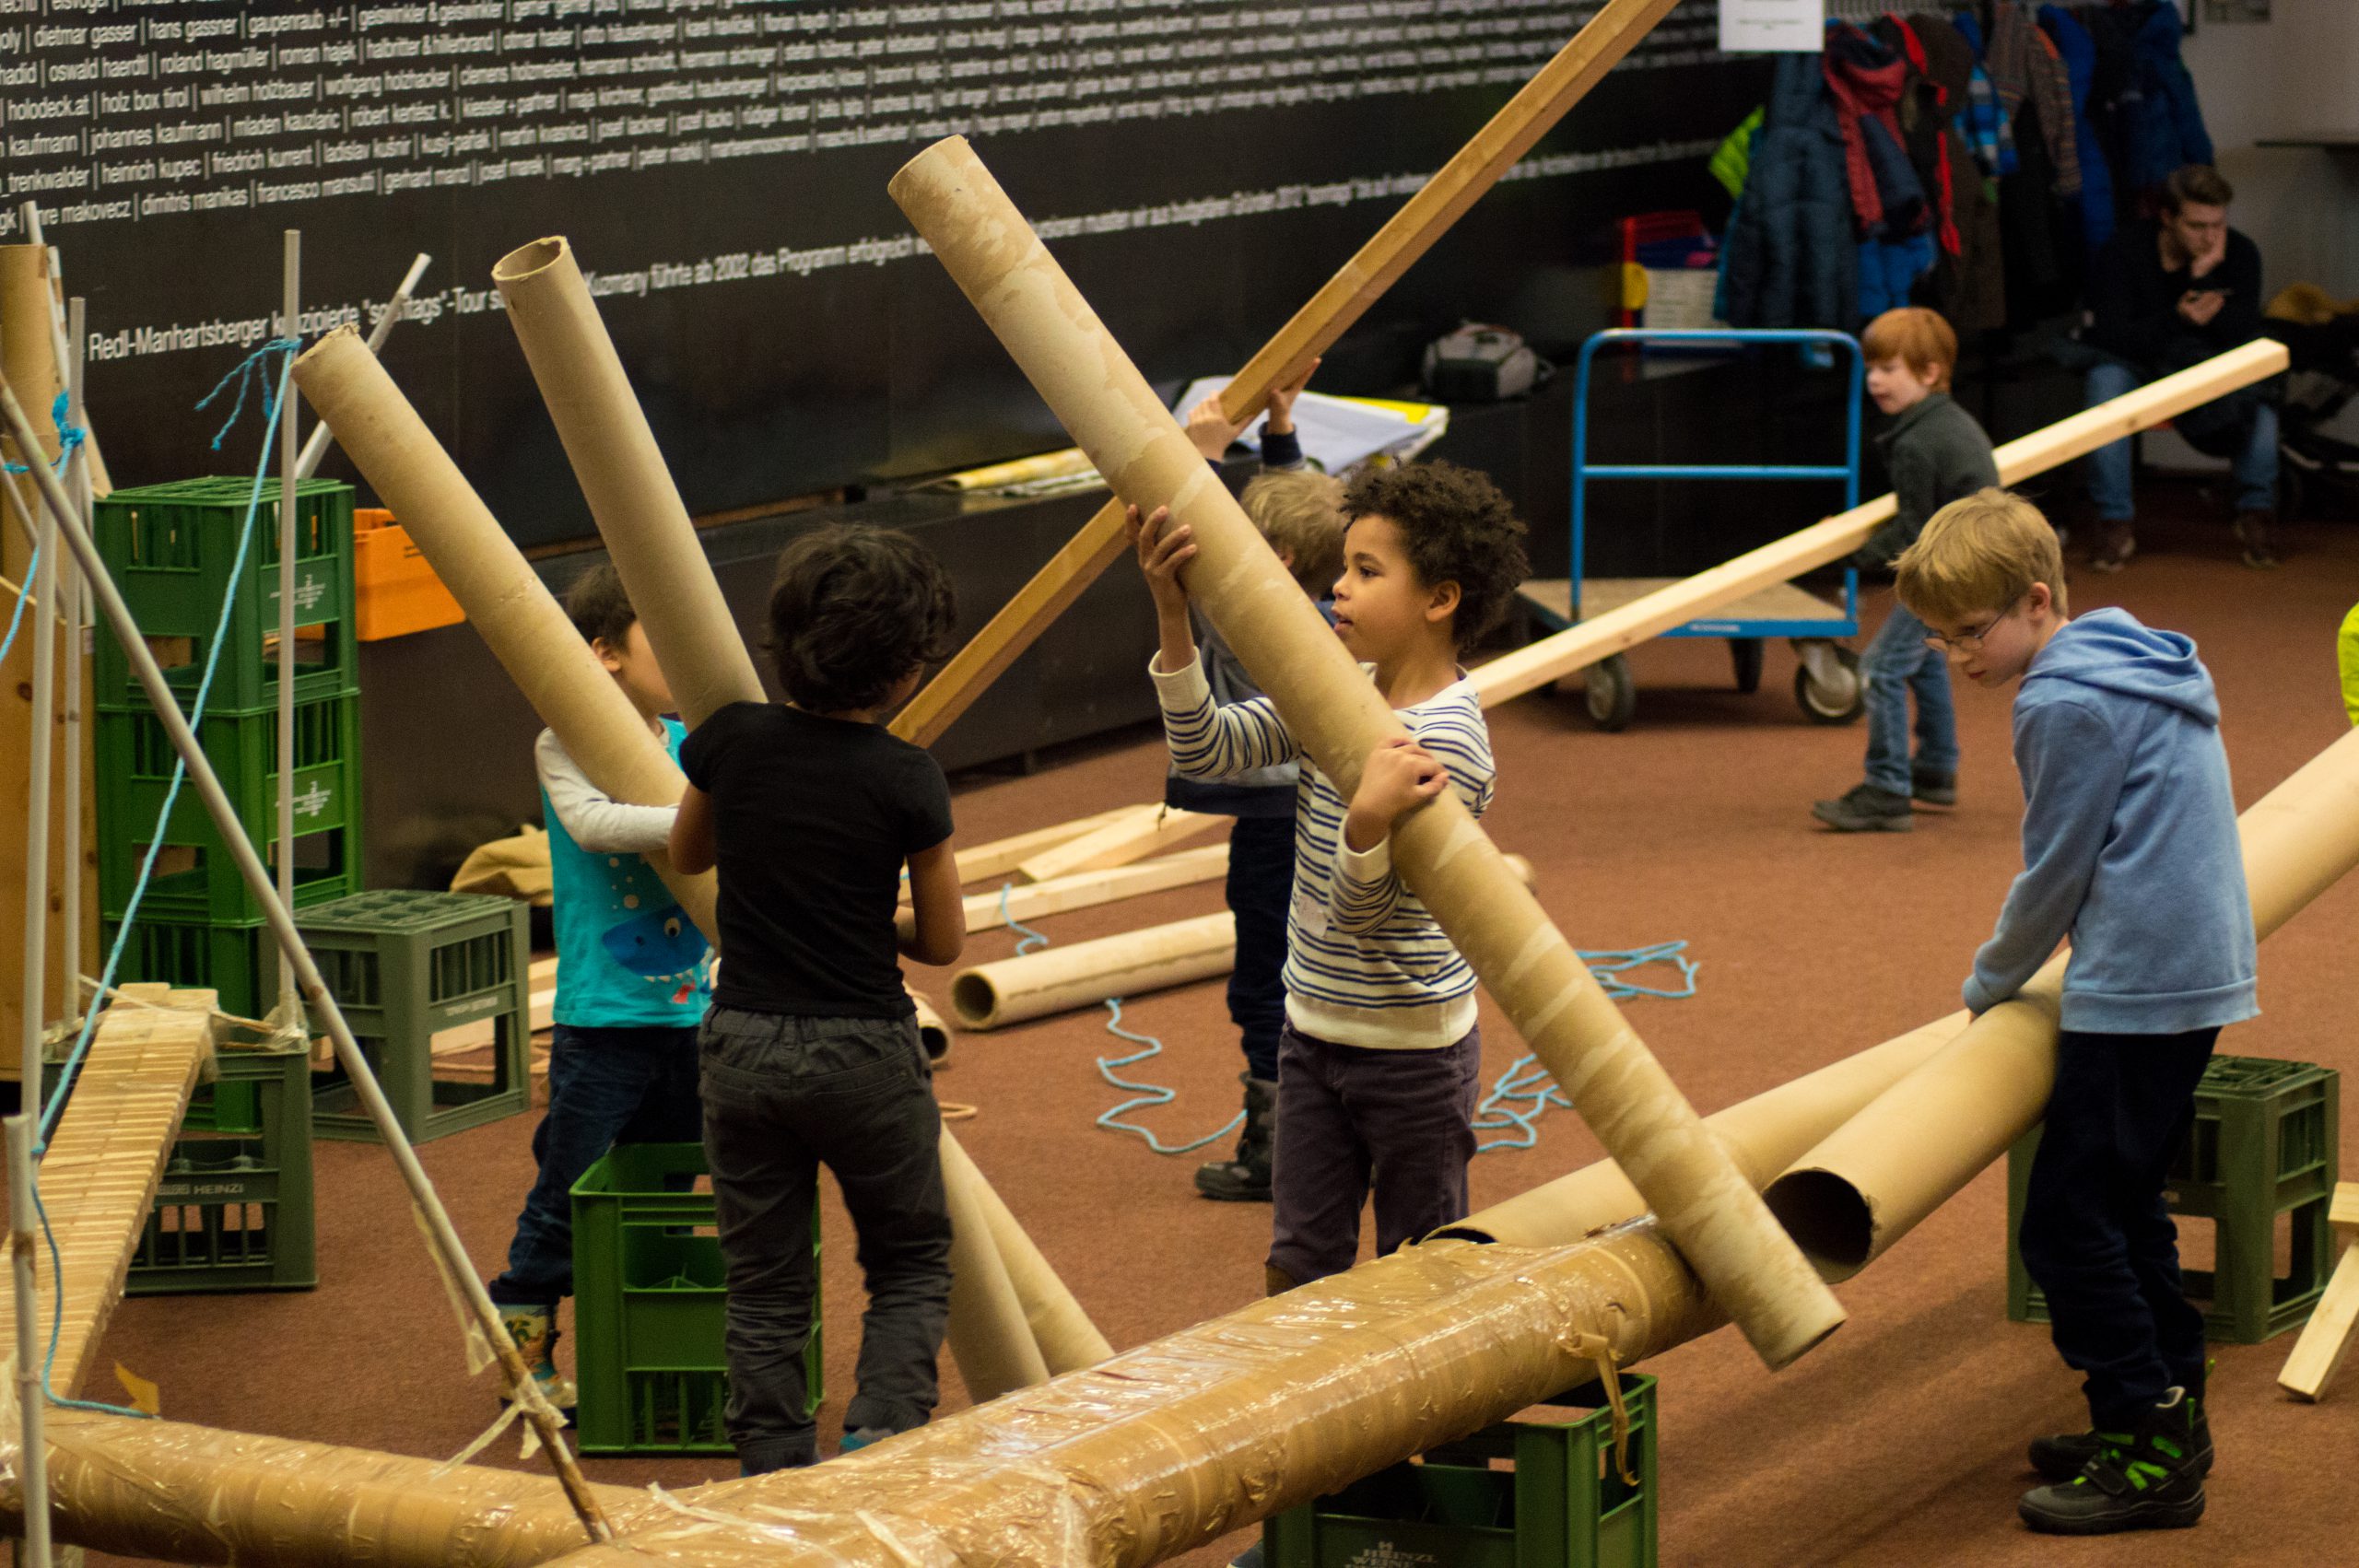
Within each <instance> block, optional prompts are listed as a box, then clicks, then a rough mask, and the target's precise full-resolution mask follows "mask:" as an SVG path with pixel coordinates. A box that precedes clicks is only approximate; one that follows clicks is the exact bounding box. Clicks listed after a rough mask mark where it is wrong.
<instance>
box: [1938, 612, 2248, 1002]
mask: <svg viewBox="0 0 2359 1568" xmlns="http://www.w3.org/2000/svg"><path fill="white" fill-rule="evenodd" d="M2014 719H2015V766H2016V767H2017V768H2018V769H2019V770H2020V771H2021V772H2022V774H2023V782H2024V870H2023V874H2022V875H2020V876H2018V877H2016V878H2015V882H2014V885H2013V887H2011V888H2009V889H2008V890H2007V903H2006V907H2005V908H2004V909H2002V910H2001V912H2000V915H1999V929H1998V930H1997V931H1996V932H1995V933H1994V934H1993V935H1992V936H1991V938H1990V940H1989V942H1985V943H1983V945H1982V950H1981V951H1980V952H1979V953H1978V954H1975V955H1974V974H1973V977H1971V978H1969V979H1968V980H1967V981H1966V1006H1967V1007H1968V1008H1970V1009H1972V1010H1973V1011H1974V1012H1978V1013H1979V1012H1984V1011H1985V1010H1987V1009H1989V1008H1990V1007H1992V1006H1994V1005H1996V1004H1997V1003H1999V1002H2001V1001H2003V1000H2006V999H2007V998H2008V997H2010V996H2013V994H2014V993H2015V992H2016V991H2018V990H2020V989H2022V988H2023V985H2024V982H2025V981H2026V980H2028V979H2030V978H2031V977H2032V975H2033V974H2034V972H2036V970H2037V969H2038V968H2039V966H2040V965H2042V964H2045V963H2046V962H2047V961H2048V955H2049V954H2051V953H2053V952H2054V951H2055V949H2056V944H2057V943H2058V942H2061V941H2063V940H2064V939H2065V938H2067V937H2070V938H2071V942H2072V955H2071V960H2070V962H2069V963H2068V964H2067V965H2066V967H2065V971H2064V1011H2063V1026H2064V1027H2065V1028H2067V1029H2073V1030H2082V1031H2086V1032H2089V1033H2093V1034H2106V1035H2173V1034H2178V1033H2181V1032H2183V1031H2186V1030H2189V1029H2201V1028H2207V1027H2210V1026H2212V1025H2215V1024H2234V1023H2237V1022H2239V1021H2240V1020H2243V1019H2247V1018H2250V1017H2252V1016H2253V1015H2254V1014H2255V1013H2257V1012H2259V1011H2260V1009H2259V1005H2258V1004H2257V1003H2256V1002H2255V1001H2254V1000H2253V995H2254V986H2253V975H2254V959H2253V930H2252V906H2251V903H2250V901H2249V900H2248V897H2247V895H2246V891H2245V866H2244V852H2243V848H2242V845H2241V844H2240V842H2239V840H2238V838H2237V837H2236V800H2235V798H2234V796H2233V795H2232V794H2231V793H2230V792H2229V788H2228V754H2227V752H2226V750H2225V749H2224V747H2223V746H2222V745H2221V743H2220V708H2219V703H2218V701H2217V700H2216V699H2215V698H2214V696H2212V676H2211V674H2210V673H2209V672H2207V671H2206V670H2205V669H2204V668H2203V663H2202V661H2201V660H2199V659H2198V658H2197V657H2196V656H2195V644H2194V642H2193V641H2192V640H2191V639H2190V638H2186V637H2183V636H2181V635H2180V634H2179V633H2177V632H2167V631H2156V630H2153V629H2151V628H2149V627H2147V626H2141V625H2140V624H2139V623H2138V621H2137V620H2136V619H2135V618H2134V617H2133V616H2131V615H2130V613H2129V612H2128V611H2126V610H2096V611H2093V612H2091V613H2090V614H2086V615H2083V616H2081V617H2080V618H2078V619H2077V620H2072V621H2069V622H2067V623H2065V625H2064V626H2062V627H2060V629H2059V630H2058V631H2057V633H2056V635H2055V636H2054V637H2052V638H2049V639H2048V646H2047V647H2046V648H2044V649H2041V650H2040V652H2039V656H2038V657H2037V658H2036V659H2034V660H2033V661H2032V664H2031V669H2030V670H2029V672H2028V673H2025V676H2024V682H2023V689H2022V691H2021V692H2020V693H2019V694H2018V695H2017V696H2016V697H2015V714H2014Z"/></svg>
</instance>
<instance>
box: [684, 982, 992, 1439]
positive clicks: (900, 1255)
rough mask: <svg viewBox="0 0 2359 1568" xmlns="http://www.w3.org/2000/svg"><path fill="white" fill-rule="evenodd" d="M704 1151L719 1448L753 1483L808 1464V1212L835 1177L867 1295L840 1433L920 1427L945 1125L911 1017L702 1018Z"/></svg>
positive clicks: (938, 1346) (943, 1221)
mask: <svg viewBox="0 0 2359 1568" xmlns="http://www.w3.org/2000/svg"><path fill="white" fill-rule="evenodd" d="M700 1046H701V1049H702V1061H703V1069H704V1072H703V1091H704V1148H705V1158H706V1160H707V1162H708V1163H709V1164H710V1165H711V1167H712V1196H713V1209H714V1213H715V1218H716V1219H717V1221H718V1223H719V1228H720V1232H721V1250H722V1257H723V1258H724V1259H725V1260H726V1262H727V1265H728V1284H729V1316H728V1328H727V1333H726V1336H725V1340H724V1342H725V1344H726V1346H727V1349H728V1355H729V1410H728V1422H729V1440H730V1441H731V1442H732V1443H733V1444H734V1445H736V1448H737V1457H738V1461H739V1463H740V1464H741V1465H742V1466H743V1467H744V1469H745V1473H746V1474H748V1475H757V1474H760V1473H762V1472H763V1471H766V1470H774V1469H782V1468H784V1467H786V1466H789V1465H797V1464H809V1463H810V1462H811V1461H812V1459H813V1458H814V1457H816V1446H817V1445H816V1433H815V1432H814V1429H813V1426H812V1422H811V1420H810V1418H809V1417H808V1416H807V1415H805V1414H804V1403H805V1401H806V1398H807V1385H806V1383H805V1380H804V1373H803V1352H804V1346H805V1345H806V1344H807V1343H808V1342H809V1340H810V1338H811V1301H812V1296H813V1294H814V1292H815V1289H816V1284H817V1281H816V1279H815V1278H814V1273H813V1270H812V1259H811V1205H812V1199H813V1198H814V1195H815V1194H816V1192H817V1190H818V1179H819V1165H820V1164H821V1163H823V1162H824V1163H825V1164H826V1165H827V1169H828V1170H830V1171H832V1172H834V1173H835V1177H836V1183H837V1185H838V1186H839V1188H842V1190H843V1196H844V1207H845V1208H847V1209H849V1210H851V1219H852V1224H853V1227H854V1228H855V1230H856V1231H857V1233H858V1235H859V1238H860V1271H861V1275H862V1277H863V1280H864V1281H866V1283H867V1286H868V1312H867V1314H866V1316H864V1317H863V1319H862V1321H861V1335H860V1363H859V1372H858V1387H857V1388H856V1390H855V1391H854V1393H853V1395H852V1398H851V1403H850V1404H849V1405H848V1406H846V1407H845V1410H844V1429H845V1430H846V1431H848V1432H850V1431H856V1430H858V1429H859V1428H862V1427H885V1428H888V1429H890V1430H891V1431H894V1432H906V1431H908V1430H909V1429H910V1428H911V1427H916V1426H922V1425H924V1424H925V1422H926V1418H927V1417H929V1416H930V1415H932V1414H933V1406H934V1401H935V1400H936V1399H937V1398H939V1397H940V1392H941V1390H940V1388H939V1387H938V1386H937V1383H936V1379H935V1375H934V1362H935V1358H936V1357H937V1356H939V1355H940V1353H941V1351H942V1336H943V1331H944V1329H945V1327H946V1326H947V1325H948V1323H949V1319H950V1211H949V1207H948V1205H947V1203H946V1202H945V1199H944V1197H943V1189H942V1155H941V1148H940V1145H941V1138H942V1114H941V1111H940V1109H939V1108H938V1107H937V1106H935V1105H934V1100H933V1089H932V1087H931V1086H930V1083H929V1080H930V1079H931V1078H932V1077H933V1070H932V1069H931V1068H929V1067H928V1066H927V1064H926V1057H925V1047H923V1046H921V1045H920V1044H919V1043H918V1032H917V1025H916V1024H915V1023H914V1022H913V1021H912V1020H910V1019H906V1018H903V1019H874V1018H795V1017H788V1016H785V1015H783V1014H780V1013H774V1012H741V1011H738V1010H736V1009H734V1008H725V1007H716V1008H714V1009H713V1010H712V1011H711V1012H709V1013H707V1014H706V1015H705V1021H704V1029H703V1033H702V1035H701V1037H700Z"/></svg>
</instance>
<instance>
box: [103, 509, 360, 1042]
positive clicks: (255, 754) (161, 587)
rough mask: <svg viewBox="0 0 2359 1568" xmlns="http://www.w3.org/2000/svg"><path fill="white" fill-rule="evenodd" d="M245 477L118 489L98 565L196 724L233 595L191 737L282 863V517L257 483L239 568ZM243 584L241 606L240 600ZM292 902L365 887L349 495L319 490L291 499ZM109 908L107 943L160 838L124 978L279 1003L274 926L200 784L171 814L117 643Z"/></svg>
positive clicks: (154, 726)
mask: <svg viewBox="0 0 2359 1568" xmlns="http://www.w3.org/2000/svg"><path fill="white" fill-rule="evenodd" d="M252 493H253V482H252V480H251V479H191V480H183V481H181V482H178V483H175V484H170V485H149V486H141V487H140V488H137V489H130V490H117V491H116V492H115V493H114V494H113V495H111V496H110V497H107V498H106V499H104V500H101V501H100V502H99V503H98V506H97V511H96V523H97V531H98V544H99V551H100V556H102V557H103V558H104V559H105V562H106V566H107V570H108V572H109V574H110V575H111V576H112V578H113V579H114V581H115V585H116V587H117V589H118V590H120V591H121V592H122V594H123V602H124V603H125V604H127V605H128V606H129V607H130V609H131V613H132V615H133V617H134V618H135V620H136V621H137V622H138V623H139V627H140V631H141V634H142V636H143V637H144V638H145V639H146V641H147V645H148V648H149V649H150V651H151V652H153V653H154V654H155V655H156V658H157V661H158V664H160V665H161V666H162V667H163V673H164V679H165V684H166V685H168V686H170V688H171V690H172V692H173V694H174V695H175V696H177V697H178V698H179V700H180V703H181V706H182V710H183V711H185V710H186V709H187V708H188V707H189V706H190V705H191V704H193V703H194V701H195V698H196V687H197V683H198V681H199V679H200V678H201V677H202V675H203V673H204V665H205V655H206V651H207V649H208V647H209V645H210V643H211V641H212V639H213V636H214V632H215V628H216V626H217V625H219V623H220V618H221V604H222V601H223V598H224V596H225V595H229V596H231V601H232V602H231V607H230V612H229V626H228V631H227V633H226V634H225V638H224V642H223V646H222V650H221V658H220V662H219V666H218V668H217V670H216V672H215V674H214V678H213V685H212V689H211V690H210V692H209V693H208V694H207V696H206V701H205V716H204V718H203V720H201V721H200V722H199V723H198V724H197V726H196V734H197V740H198V743H200V744H201V745H202V746H203V747H204V748H205V755H206V757H207V758H208V759H209V760H210V761H211V762H212V765H213V769H214V771H215V772H216V773H217V774H218V775H219V776H220V779H221V784H222V788H223V790H225V791H226V792H227V793H228V795H229V800H230V802H231V804H232V805H234V806H235V807H236V809H237V813H238V819H239V822H240V825H241V826H242V827H243V828H244V829H245V832H246V835H247V837H250V838H252V840H253V842H254V844H255V845H256V847H257V848H260V849H261V850H262V852H263V856H264V861H265V863H270V864H274V865H275V857H276V834H277V831H278V793H279V787H280V780H281V777H282V774H283V773H284V772H285V771H287V770H285V769H284V768H282V766H281V759H280V758H279V755H278V716H277V715H278V658H277V649H276V638H277V632H278V505H279V488H278V486H277V484H276V482H275V481H274V482H266V483H265V484H264V486H263V487H262V494H261V500H260V503H259V505H258V506H257V507H256V508H255V517H254V532H253V538H252V543H251V544H249V545H248V548H247V551H246V558H245V561H244V564H243V566H242V567H241V568H236V569H234V570H233V566H234V565H235V563H236V559H237V553H238V535H239V532H240V530H241V527H242V526H243V524H244V520H245V512H246V503H247V500H248V497H250V496H251V495H252ZM233 585H234V594H232V587H233ZM295 603H296V614H295V622H296V626H297V637H296V652H297V663H298V673H297V675H296V677H295V756H294V759H293V762H294V766H293V769H292V773H293V779H292V786H291V788H292V798H293V801H294V807H295V845H294V861H295V903H296V907H298V908H303V907H309V906H311V905H315V904H322V903H325V902H327V901H329V900H331V899H335V898H341V897H343V896H345V895H347V894H350V893H354V892H357V891H358V889H359V886H360V730H359V707H358V685H357V684H356V683H357V676H358V653H357V648H358V645H357V643H356V642H355V641H354V637H353V631H354V621H353V580H352V487H351V486H348V485H343V484H337V483H334V482H331V481H328V480H323V479H312V480H306V481H304V483H303V484H302V486H300V488H299V490H298V491H297V495H296V560H295ZM92 698H93V707H94V708H95V711H96V715H97V722H96V726H95V745H96V756H97V767H96V783H97V796H98V828H99V835H98V837H99V844H98V848H99V905H100V909H99V912H100V918H101V919H102V920H103V921H104V922H105V934H106V940H107V942H109V943H110V944H111V943H112V942H113V941H114V939H115V936H116V934H117V932H118V931H120V930H121V929H122V925H123V919H124V917H125V915H126V913H127V912H128V910H129V907H130V902H131V895H132V890H133V888H134V887H135V885H136V883H137V881H138V876H139V868H140V866H141V864H142V862H143V861H144V860H145V859H146V857H147V849H148V846H149V845H150V844H151V843H160V844H161V845H162V846H163V848H162V849H161V850H160V851H159V853H158V860H157V866H156V871H155V872H154V874H153V875H152V876H151V878H150V879H149V882H148V884H147V893H146V894H145V895H144V896H143V897H142V898H141V900H140V903H139V907H138V912H137V919H135V922H134V924H133V930H132V937H131V941H130V942H129V943H128V944H127V945H126V946H125V948H124V952H123V966H122V968H121V970H120V971H119V973H118V976H117V977H118V978H119V979H123V980H160V981H164V982H166V983H168V984H171V985H176V986H203V987H210V988H211V989H214V990H216V991H217V992H219V993H220V998H221V1006H222V1008H223V1009H224V1010H225V1011H227V1012H231V1013H236V1014H241V1015H243V1016H246V1017H259V1016H260V1015H261V1014H262V1013H263V1012H265V1011H267V1010H268V1009H269V1008H270V1007H271V1006H272V1005H273V1003H274V1001H275V1000H276V995H277V989H278V988H277V973H278V970H277V955H276V951H275V949H274V947H273V945H272V942H271V940H270V934H269V932H268V930H266V929H265V928H264V925H263V921H262V912H261V910H260V908H259V907H257V906H256V904H255V903H254V900H253V897H252V895H251V894H250V893H249V892H248V891H247V889H246V886H245V883H244V882H243V881H242V879H241V878H240V876H239V875H238V871H237V866H236V863H235V861H234V860H232V859H231V856H230V852H229V847H228V845H227V843H226V842H225V841H224V840H223V839H222V837H221V836H220V834H219V833H218V832H217V830H216V829H215V827H214V825H213V822H212V819H211V817H210V816H208V815H207V814H206V813H205V807H204V804H203V802H201V801H200V800H199V799H198V798H197V794H196V791H195V790H194V788H192V787H190V786H187V785H185V784H183V786H182V790H181V793H180V795H179V798H178V800H177V802H175V804H174V806H173V810H172V813H171V816H170V819H169V820H168V821H166V822H165V823H164V824H163V825H162V832H161V833H160V834H158V831H157V828H158V824H157V813H158V811H159V810H160V809H161V807H162V804H163V800H164V795H165V792H166V790H167V789H168V788H169V785H170V778H171V774H172V767H173V764H174V763H175V761H176V760H177V757H176V755H175V754H174V753H173V751H172V748H171V744H170V741H169V740H168V739H167V737H166V735H165V731H164V726H163V724H162V722H161V720H158V718H157V717H156V715H155V713H154V711H153V710H152V709H151V708H149V707H148V704H147V696H146V695H145V693H144V692H143V691H142V690H141V688H140V686H139V684H138V681H137V678H136V677H135V675H134V674H133V673H132V668H131V661H130V659H129V657H128V656H127V655H126V654H125V653H124V651H123V647H122V646H121V644H119V643H118V642H117V641H116V640H115V638H114V637H113V635H112V633H111V631H108V630H103V629H102V630H101V631H100V633H99V635H98V638H97V641H96V645H95V650H94V663H93V677H92Z"/></svg>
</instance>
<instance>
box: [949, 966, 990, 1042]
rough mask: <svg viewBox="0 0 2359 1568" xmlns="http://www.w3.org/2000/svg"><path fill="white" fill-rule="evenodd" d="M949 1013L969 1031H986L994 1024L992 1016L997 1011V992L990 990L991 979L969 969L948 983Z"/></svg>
mask: <svg viewBox="0 0 2359 1568" xmlns="http://www.w3.org/2000/svg"><path fill="white" fill-rule="evenodd" d="M950 1011H951V1012H955V1013H957V1015H958V1022H959V1023H961V1024H965V1025H966V1026H967V1027H968V1028H969V1029H988V1028H990V1027H991V1026H992V1023H993V1022H994V1021H993V1019H992V1014H993V1013H995V1012H998V1011H999V992H998V991H996V990H994V989H992V982H991V977H989V976H987V975H979V974H977V973H976V972H975V971H974V970H972V969H969V970H968V971H967V972H966V973H965V974H963V975H959V976H957V977H954V978H953V979H952V980H951V982H950Z"/></svg>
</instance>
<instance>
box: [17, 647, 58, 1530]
mask: <svg viewBox="0 0 2359 1568" xmlns="http://www.w3.org/2000/svg"><path fill="white" fill-rule="evenodd" d="M43 629H44V630H45V629H47V628H43ZM26 1011H27V1012H31V1011H33V1010H31V1009H27V1010H26ZM26 1082H29V1083H31V1084H34V1085H36V1089H35V1091H34V1093H35V1094H36V1095H37V1094H38V1093H39V1090H38V1087H37V1086H38V1085H39V1084H40V1082H41V1075H40V1073H39V1072H35V1073H34V1074H33V1075H32V1076H31V1077H29V1078H28V1079H27V1080H26ZM25 1103H26V1104H27V1105H32V1104H34V1103H35V1101H34V1100H32V1099H28V1100H27V1101H26V1102H25ZM7 1135H8V1264H9V1271H10V1277H11V1283H12V1285H13V1287H14V1291H15V1316H16V1319H17V1343H16V1363H17V1366H16V1373H17V1419H18V1428H17V1485H18V1489H19V1491H20V1492H21V1493H22V1495H23V1497H24V1535H23V1539H24V1543H25V1544H24V1560H25V1562H28V1563H29V1564H30V1565H31V1568H49V1564H50V1556H49V1437H48V1433H47V1427H48V1418H49V1399H48V1397H47V1396H46V1395H45V1394H43V1393H42V1391H41V1352H42V1349H43V1346H42V1341H41V1281H40V1280H39V1279H38V1278H37V1277H36V1270H35V1267H34V1262H33V1259H34V1258H35V1256H36V1255H37V1253H38V1252H39V1249H40V1243H39V1242H38V1241H37V1240H36V1239H35V1238H34V1235H33V1144H34V1142H35V1141H36V1140H37V1138H38V1133H37V1132H36V1130H35V1128H34V1123H33V1117H32V1115H31V1113H30V1112H29V1111H19V1112H18V1113H17V1114H16V1115H15V1116H12V1117H8V1118H7Z"/></svg>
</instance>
